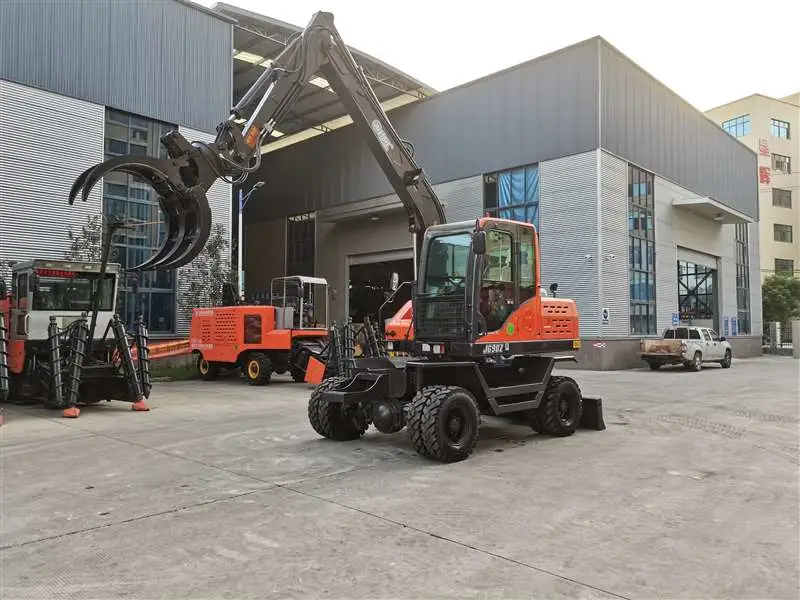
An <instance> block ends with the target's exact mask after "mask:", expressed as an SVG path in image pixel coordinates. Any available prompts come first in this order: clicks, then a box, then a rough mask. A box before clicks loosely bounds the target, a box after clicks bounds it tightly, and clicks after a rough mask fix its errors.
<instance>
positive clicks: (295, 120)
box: [211, 2, 436, 139]
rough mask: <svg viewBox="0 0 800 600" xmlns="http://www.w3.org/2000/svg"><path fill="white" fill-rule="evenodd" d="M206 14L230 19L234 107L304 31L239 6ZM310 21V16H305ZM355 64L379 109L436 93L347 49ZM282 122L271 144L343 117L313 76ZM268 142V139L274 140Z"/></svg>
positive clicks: (320, 80) (226, 6) (221, 4)
mask: <svg viewBox="0 0 800 600" xmlns="http://www.w3.org/2000/svg"><path fill="white" fill-rule="evenodd" d="M211 10H212V11H214V12H217V13H220V14H221V15H223V16H225V17H228V18H231V19H234V20H235V21H236V22H235V23H234V26H233V27H234V33H233V45H234V50H233V56H234V65H233V102H234V104H235V103H236V102H238V101H239V99H240V98H241V97H242V96H243V95H244V94H245V92H247V90H248V89H249V88H250V86H252V85H253V83H255V81H256V80H257V79H258V77H259V76H260V75H261V73H263V72H264V70H265V69H266V66H265V64H264V63H265V62H266V61H269V60H273V59H274V58H275V57H276V56H278V54H280V52H281V51H282V50H283V49H284V48H285V47H286V45H287V44H288V43H289V41H290V39H291V38H292V37H294V36H295V35H296V34H298V33H300V32H301V31H303V27H298V26H296V25H291V24H290V23H285V22H283V21H279V20H277V19H273V18H271V17H266V16H263V15H260V14H257V13H254V12H251V11H248V10H245V9H243V8H239V7H238V6H232V5H230V4H226V3H224V2H218V3H216V4H214V5H213V6H212V7H211ZM309 18H310V15H309ZM348 48H349V49H350V52H351V53H352V54H353V58H355V60H356V62H357V63H358V64H359V65H360V66H361V67H362V68H363V69H364V73H365V74H366V76H367V79H368V80H369V82H370V84H371V85H372V87H373V89H374V90H375V94H376V95H377V97H378V99H379V100H380V101H381V102H382V103H383V102H386V101H387V100H393V99H396V98H398V97H401V96H411V97H413V98H415V99H421V98H425V97H427V96H430V95H433V94H435V93H436V90H435V89H433V88H431V87H430V86H428V85H425V84H424V83H422V82H420V81H418V80H417V79H414V78H413V77H411V76H409V75H407V74H405V73H403V72H401V71H399V70H397V69H395V68H393V67H391V66H389V65H387V64H386V63H384V62H382V61H380V60H378V59H377V58H374V57H372V56H370V55H368V54H366V53H364V52H361V51H360V50H357V49H355V48H353V47H352V46H348ZM316 75H317V76H315V77H314V78H313V79H312V80H311V84H312V85H309V86H308V87H307V88H306V90H305V91H304V92H303V93H302V95H301V96H300V98H299V99H298V101H297V102H296V103H295V105H294V106H293V107H292V110H291V111H289V113H288V114H287V116H286V117H285V118H284V119H282V121H281V122H280V123H279V124H278V125H277V127H276V129H277V131H278V132H279V133H278V134H277V135H275V136H274V138H277V137H279V136H283V135H292V134H296V133H300V132H303V131H307V130H309V129H312V128H316V129H320V130H323V131H324V130H325V128H324V124H325V123H327V122H329V121H332V120H334V119H338V118H341V117H343V116H345V115H347V110H346V109H345V107H344V105H343V104H342V102H341V100H339V98H338V96H337V95H336V94H335V93H334V92H333V90H331V89H330V87H327V82H326V81H325V80H324V79H323V78H321V77H319V76H318V74H316ZM274 138H273V139H274Z"/></svg>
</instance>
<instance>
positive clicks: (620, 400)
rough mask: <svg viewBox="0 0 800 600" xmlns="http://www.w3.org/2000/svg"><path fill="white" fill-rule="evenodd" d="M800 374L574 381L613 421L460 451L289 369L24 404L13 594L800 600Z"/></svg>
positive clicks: (19, 418)
mask: <svg viewBox="0 0 800 600" xmlns="http://www.w3.org/2000/svg"><path fill="white" fill-rule="evenodd" d="M798 369H799V367H798V361H796V360H794V359H791V358H787V357H776V356H771V357H761V358H757V359H746V360H745V359H743V360H734V364H733V368H731V369H729V370H723V369H720V368H719V367H716V366H711V367H708V368H705V369H704V370H702V371H701V372H699V373H691V372H685V371H683V370H682V369H680V368H678V369H674V370H673V369H669V370H661V371H658V372H650V371H648V370H634V371H623V372H583V371H574V370H569V371H564V374H566V375H569V376H571V377H574V378H575V379H576V380H577V381H578V382H579V384H580V385H581V387H582V389H583V391H584V394H585V395H587V396H601V397H602V398H603V401H604V407H605V419H606V424H607V427H608V428H607V429H606V430H605V431H588V430H586V431H579V432H578V433H577V434H575V435H574V436H572V437H569V438H563V439H551V438H545V437H541V436H538V435H537V434H535V433H533V432H532V431H531V430H530V429H529V428H527V427H524V426H521V425H513V424H509V423H507V422H505V421H502V420H499V419H485V420H484V424H483V427H482V429H481V441H480V442H479V444H478V447H477V449H476V451H475V453H474V454H473V455H472V456H471V457H470V458H469V459H468V460H466V461H464V462H460V463H456V464H451V465H442V464H437V463H433V462H430V461H427V460H425V459H423V458H421V457H419V456H418V455H417V454H415V452H414V451H413V448H412V446H411V444H410V442H409V441H408V440H407V439H406V435H405V432H404V431H403V432H400V433H398V434H395V435H383V434H380V433H378V432H376V431H375V430H374V429H371V430H370V431H369V432H368V433H367V435H366V436H365V437H364V438H363V439H361V440H359V441H355V442H343V443H337V442H331V441H328V440H324V439H321V438H319V437H318V436H317V435H316V434H315V433H314V432H313V430H312V429H311V427H310V425H309V424H308V422H307V419H306V402H307V399H308V396H309V393H310V389H311V388H310V386H308V385H306V384H295V383H292V382H290V381H289V380H287V379H284V378H276V379H275V380H274V383H273V384H272V385H271V386H269V387H268V388H254V387H250V386H248V385H247V384H246V383H244V382H243V381H233V380H228V381H224V380H223V381H218V382H214V383H203V382H183V383H164V384H157V385H156V387H155V389H154V393H153V396H152V398H151V405H152V407H153V410H151V411H150V412H148V413H135V412H131V411H130V410H129V405H128V404H125V403H117V402H112V403H109V404H103V405H98V406H95V407H88V408H86V409H84V410H83V411H82V414H81V416H80V418H79V419H77V420H65V419H62V418H61V417H60V415H59V413H58V412H55V411H48V410H46V409H44V408H39V407H8V406H6V407H5V410H4V414H5V417H6V422H5V425H3V427H2V428H0V437H1V441H0V452H1V453H2V455H1V456H0V459H1V466H2V479H0V483H1V484H2V489H0V498H1V499H2V521H1V522H0V534H1V535H0V538H1V541H0V547H1V548H0V552H1V554H0V597H2V598H3V599H4V600H5V599H9V600H11V599H17V598H41V599H48V600H50V599H62V598H103V599H108V598H136V599H150V598H165V599H170V600H180V599H183V598H204V599H211V598H225V599H226V600H227V599H234V598H235V599H238V598H281V599H284V598H392V599H394V598H459V599H464V598H530V597H539V598H648V599H649V598H686V599H697V598H705V599H716V598H720V599H722V598H725V599H732V598H748V599H749V598H771V599H778V598H787V599H788V598H791V599H796V598H798V596H800V586H799V585H798V580H799V577H800V558H799V556H798V555H799V554H800V550H799V548H800V531H799V530H798V506H800V498H798V489H799V488H800V486H799V482H798V466H799V465H800V456H799V450H798V424H800V402H798V399H799V398H800V389H798V373H800V371H799V370H798Z"/></svg>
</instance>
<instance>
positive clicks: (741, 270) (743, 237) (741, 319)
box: [736, 223, 750, 335]
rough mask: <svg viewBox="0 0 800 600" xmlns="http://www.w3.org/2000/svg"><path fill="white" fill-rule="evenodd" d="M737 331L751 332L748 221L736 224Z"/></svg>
mask: <svg viewBox="0 0 800 600" xmlns="http://www.w3.org/2000/svg"><path fill="white" fill-rule="evenodd" d="M736 316H737V319H738V323H737V327H736V331H737V332H738V333H739V334H740V335H748V334H749V333H750V232H749V230H748V229H747V223H737V224H736Z"/></svg>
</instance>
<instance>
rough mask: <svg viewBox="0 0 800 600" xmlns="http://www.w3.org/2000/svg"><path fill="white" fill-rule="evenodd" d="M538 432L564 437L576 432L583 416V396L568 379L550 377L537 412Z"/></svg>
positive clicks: (573, 381) (576, 385)
mask: <svg viewBox="0 0 800 600" xmlns="http://www.w3.org/2000/svg"><path fill="white" fill-rule="evenodd" d="M537 414H538V417H539V418H538V421H539V432H540V433H542V434H544V435H552V436H555V437H566V436H569V435H572V434H573V433H575V431H577V429H578V425H579V424H580V421H581V416H582V414H583V396H582V395H581V389H580V387H578V384H577V383H575V380H574V379H572V378H570V377H550V381H549V382H548V383H547V388H546V389H545V392H544V397H543V398H542V403H541V404H540V405H539V408H538V410H537Z"/></svg>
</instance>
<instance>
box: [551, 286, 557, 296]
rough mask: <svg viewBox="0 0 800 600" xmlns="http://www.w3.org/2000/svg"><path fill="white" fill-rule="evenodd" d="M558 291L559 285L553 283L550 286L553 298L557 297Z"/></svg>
mask: <svg viewBox="0 0 800 600" xmlns="http://www.w3.org/2000/svg"><path fill="white" fill-rule="evenodd" d="M556 290H558V284H557V283H551V284H550V293H551V294H552V295H553V297H555V295H556Z"/></svg>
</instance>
